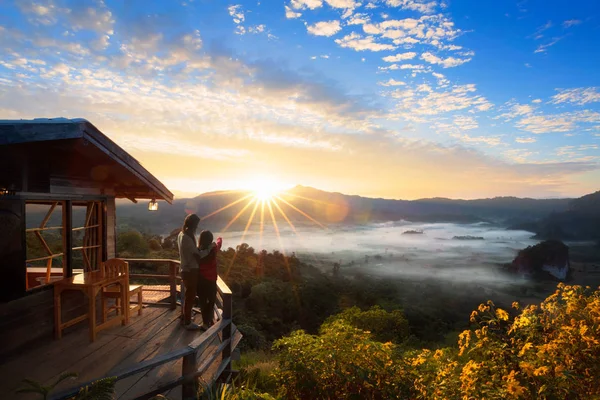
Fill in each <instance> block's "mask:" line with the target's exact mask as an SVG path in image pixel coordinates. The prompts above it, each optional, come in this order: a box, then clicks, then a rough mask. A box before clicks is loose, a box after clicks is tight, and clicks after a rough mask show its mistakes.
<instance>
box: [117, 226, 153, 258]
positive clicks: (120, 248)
mask: <svg viewBox="0 0 600 400" xmlns="http://www.w3.org/2000/svg"><path fill="white" fill-rule="evenodd" d="M149 251H150V246H149V245H148V242H147V241H146V239H145V238H144V236H142V234H141V233H140V232H138V231H125V232H119V233H118V234H117V253H118V255H119V257H143V256H146V255H147V254H148V252H149Z"/></svg>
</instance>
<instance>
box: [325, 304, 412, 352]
mask: <svg viewBox="0 0 600 400" xmlns="http://www.w3.org/2000/svg"><path fill="white" fill-rule="evenodd" d="M339 320H342V321H345V322H347V323H348V324H350V325H352V326H354V327H355V328H358V329H362V330H364V331H369V332H371V333H372V334H373V338H374V339H375V340H377V341H380V342H394V343H401V342H403V341H404V340H406V338H408V335H409V327H408V321H406V318H404V314H403V313H402V311H400V310H394V311H392V312H387V311H385V310H383V309H382V308H381V307H379V306H374V307H371V308H370V309H369V310H367V311H361V310H360V308H358V307H352V308H348V309H346V310H344V311H343V312H341V313H340V314H337V315H334V316H331V317H329V318H328V319H327V320H326V321H325V324H324V325H323V326H324V327H326V326H327V325H329V324H331V323H333V322H335V321H339Z"/></svg>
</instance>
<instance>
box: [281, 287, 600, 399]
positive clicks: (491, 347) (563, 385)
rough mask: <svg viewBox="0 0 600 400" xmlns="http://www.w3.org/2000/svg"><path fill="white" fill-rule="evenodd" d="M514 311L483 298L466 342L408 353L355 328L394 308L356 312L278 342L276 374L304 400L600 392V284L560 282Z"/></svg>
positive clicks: (285, 391)
mask: <svg viewBox="0 0 600 400" xmlns="http://www.w3.org/2000/svg"><path fill="white" fill-rule="evenodd" d="M513 308H514V310H513V311H511V313H512V314H513V315H512V316H511V314H510V313H509V312H508V311H505V310H503V309H501V308H497V307H496V306H495V305H494V304H493V303H492V302H491V301H489V302H487V303H486V304H481V305H480V306H479V307H478V309H477V310H475V311H474V312H473V313H472V314H471V318H470V319H471V322H472V323H473V324H474V327H473V328H472V329H469V330H465V331H463V332H462V333H461V334H460V335H459V338H458V347H452V348H444V349H438V350H435V351H433V350H429V349H424V350H412V351H408V352H404V353H402V351H401V350H402V348H401V347H398V346H395V345H394V344H392V343H391V342H387V343H382V342H380V341H376V340H375V338H374V336H375V335H372V334H371V333H369V332H366V331H364V330H361V329H358V328H356V327H355V326H354V325H353V324H354V323H355V322H352V321H354V320H355V319H356V320H358V321H359V323H361V322H362V321H364V320H365V319H366V317H364V316H365V315H368V313H372V314H373V315H376V316H377V318H373V320H374V322H375V327H376V328H375V329H373V331H377V330H379V329H381V328H382V327H383V326H387V325H386V324H387V323H383V322H385V321H388V320H389V319H390V318H391V317H389V316H385V315H384V314H383V313H385V311H382V310H380V309H371V310H369V311H366V312H365V311H360V310H357V309H350V310H347V311H345V312H343V313H341V314H340V315H337V316H335V317H332V318H330V319H329V320H328V321H327V323H325V324H323V326H322V328H321V332H320V335H319V336H313V335H308V334H306V333H304V332H303V331H297V332H295V333H293V334H292V335H290V336H288V337H285V338H283V339H280V340H278V341H277V342H276V343H275V346H274V347H275V348H276V349H277V350H279V351H280V354H279V370H278V371H277V372H276V374H275V375H276V378H277V381H278V382H279V384H280V390H281V393H282V395H283V396H285V397H287V398H301V399H332V398H361V399H362V398H364V399H393V398H411V399H413V398H419V399H460V398H463V399H489V400H494V399H497V400H500V399H533V398H535V399H548V400H549V399H598V398H600V380H599V379H598V377H599V376H600V363H599V362H598V360H600V290H596V291H593V290H592V289H590V288H589V287H586V288H583V287H581V286H566V285H564V284H559V285H558V287H557V290H556V292H555V293H554V294H552V295H550V296H549V297H548V298H547V299H546V300H544V301H543V302H542V303H541V305H540V306H535V305H532V306H528V307H526V308H524V309H520V306H519V305H518V304H517V303H513ZM361 317H363V318H362V319H361Z"/></svg>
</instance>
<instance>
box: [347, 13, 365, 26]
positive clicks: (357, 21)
mask: <svg viewBox="0 0 600 400" xmlns="http://www.w3.org/2000/svg"><path fill="white" fill-rule="evenodd" d="M369 20H370V19H369V16H368V15H367V14H361V13H356V14H354V15H352V18H350V19H349V20H348V21H346V25H364V24H368V23H369Z"/></svg>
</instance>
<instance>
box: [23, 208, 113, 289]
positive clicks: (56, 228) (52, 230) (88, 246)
mask: <svg viewBox="0 0 600 400" xmlns="http://www.w3.org/2000/svg"><path fill="white" fill-rule="evenodd" d="M71 204H72V208H71V216H72V217H71V227H72V228H71V233H72V236H71V260H70V268H71V270H72V273H73V274H78V273H82V272H88V271H93V270H96V269H98V268H99V267H100V262H101V261H102V258H103V241H104V228H103V227H104V202H102V201H73V202H72V203H71ZM67 205H68V202H66V201H28V202H27V203H26V225H27V230H26V239H27V240H26V242H27V248H26V268H27V274H26V275H27V278H26V288H27V290H31V289H34V288H36V287H39V286H42V285H47V284H49V283H52V282H54V281H56V280H59V279H62V278H64V277H66V276H68V273H69V271H68V270H67V268H68V262H67V259H66V254H68V252H67V251H65V249H66V246H67V240H66V238H67V235H66V229H67V227H66V224H67V218H66V216H67V215H68V210H67V209H66V207H67Z"/></svg>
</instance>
